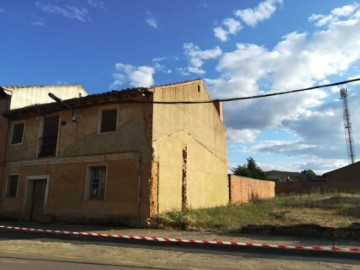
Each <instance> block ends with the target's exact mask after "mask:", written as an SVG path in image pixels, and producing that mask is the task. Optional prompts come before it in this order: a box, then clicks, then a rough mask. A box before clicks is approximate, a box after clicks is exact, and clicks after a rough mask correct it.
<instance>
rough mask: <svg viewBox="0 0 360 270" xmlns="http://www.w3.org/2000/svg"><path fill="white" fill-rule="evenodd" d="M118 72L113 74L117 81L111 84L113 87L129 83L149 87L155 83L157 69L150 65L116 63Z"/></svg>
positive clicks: (134, 85)
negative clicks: (154, 76)
mask: <svg viewBox="0 0 360 270" xmlns="http://www.w3.org/2000/svg"><path fill="white" fill-rule="evenodd" d="M115 69H116V71H117V72H116V73H113V74H112V76H113V78H114V79H115V81H114V82H113V83H112V84H111V86H110V87H111V88H114V87H118V86H121V85H123V84H125V83H127V82H128V83H129V84H130V85H131V86H133V87H148V86H151V85H153V84H154V79H153V75H154V74H155V69H154V68H153V67H149V66H138V67H137V66H132V65H126V64H122V63H117V64H116V65H115Z"/></svg>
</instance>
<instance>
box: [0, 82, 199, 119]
mask: <svg viewBox="0 0 360 270" xmlns="http://www.w3.org/2000/svg"><path fill="white" fill-rule="evenodd" d="M199 80H200V79H195V80H188V81H182V82H176V83H171V84H164V85H157V86H151V87H136V88H127V89H123V90H112V91H108V92H103V93H97V94H92V95H88V96H85V97H79V98H72V99H67V100H63V102H64V103H65V104H66V105H67V106H68V107H71V108H72V109H77V108H82V107H87V106H93V105H100V104H108V103H111V102H117V103H118V102H121V101H123V102H129V101H133V102H134V103H136V102H137V101H140V100H139V98H140V99H141V101H142V102H144V101H145V102H147V101H150V100H147V99H146V98H147V97H148V96H149V95H151V94H152V92H153V91H154V89H155V88H157V87H164V86H171V85H179V84H186V83H190V82H195V81H199ZM20 87H21V86H20ZM24 87H28V86H24ZM144 99H145V100H144ZM65 109H66V107H65V106H64V105H63V104H61V103H58V102H51V103H45V104H36V105H31V106H27V107H23V108H19V109H14V110H10V111H8V112H6V113H4V116H6V117H8V118H11V119H20V118H26V117H32V116H36V115H42V114H47V113H51V112H55V111H59V110H65Z"/></svg>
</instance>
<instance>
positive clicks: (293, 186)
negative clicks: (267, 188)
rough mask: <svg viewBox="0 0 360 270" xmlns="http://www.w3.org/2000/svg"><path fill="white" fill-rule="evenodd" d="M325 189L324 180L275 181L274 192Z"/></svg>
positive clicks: (305, 192)
mask: <svg viewBox="0 0 360 270" xmlns="http://www.w3.org/2000/svg"><path fill="white" fill-rule="evenodd" d="M324 191H326V182H325V181H321V182H289V183H286V182H276V184H275V193H276V194H290V193H295V194H308V193H314V192H324Z"/></svg>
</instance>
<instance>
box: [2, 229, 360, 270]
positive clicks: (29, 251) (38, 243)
mask: <svg viewBox="0 0 360 270" xmlns="http://www.w3.org/2000/svg"><path fill="white" fill-rule="evenodd" d="M281 252H284V251H281ZM357 258H358V259H356V258H355V257H354V258H346V257H339V258H336V257H334V256H333V254H331V253H311V254H305V253H296V254H294V253H292V254H291V253H280V252H270V250H266V249H251V250H249V249H247V250H241V249H218V248H214V247H207V248H204V249H199V248H194V247H186V246H182V245H153V244H151V243H146V244H145V245H144V244H143V242H141V243H137V242H126V241H125V242H123V241H100V240H92V239H86V240H80V239H76V238H61V239H59V238H49V237H47V236H46V235H36V234H29V233H15V234H14V233H9V232H1V233H0V269H1V270H2V269H22V270H23V269H25V270H26V269H37V270H38V269H39V270H41V269H55V270H56V269H67V270H72V269H266V270H268V269H306V268H309V269H317V270H321V269H324V270H325V269H350V270H355V269H356V270H357V269H360V257H357Z"/></svg>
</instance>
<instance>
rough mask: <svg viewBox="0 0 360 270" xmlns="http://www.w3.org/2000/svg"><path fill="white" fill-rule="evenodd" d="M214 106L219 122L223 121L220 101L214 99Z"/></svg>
mask: <svg viewBox="0 0 360 270" xmlns="http://www.w3.org/2000/svg"><path fill="white" fill-rule="evenodd" d="M214 106H215V109H216V110H217V112H218V114H219V117H220V119H221V122H223V109H222V102H221V101H220V100H218V99H217V100H214Z"/></svg>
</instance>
